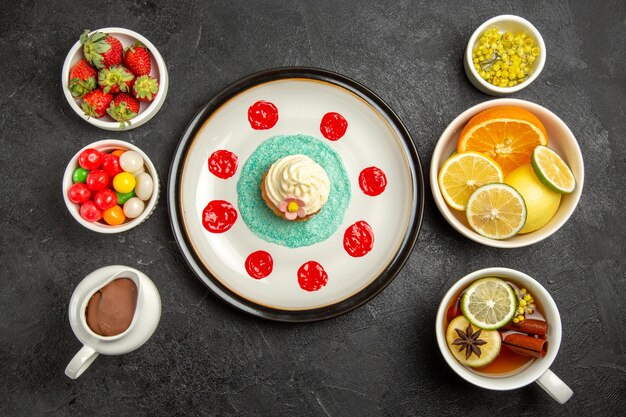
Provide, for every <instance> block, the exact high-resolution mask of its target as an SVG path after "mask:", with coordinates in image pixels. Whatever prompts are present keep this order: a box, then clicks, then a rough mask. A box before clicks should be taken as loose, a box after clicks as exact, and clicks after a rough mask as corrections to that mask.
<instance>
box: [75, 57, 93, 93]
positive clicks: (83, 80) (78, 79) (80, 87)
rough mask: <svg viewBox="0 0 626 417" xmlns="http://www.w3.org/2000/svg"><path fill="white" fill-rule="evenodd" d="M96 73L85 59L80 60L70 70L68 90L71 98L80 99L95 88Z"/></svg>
mask: <svg viewBox="0 0 626 417" xmlns="http://www.w3.org/2000/svg"><path fill="white" fill-rule="evenodd" d="M97 74H98V72H97V71H96V70H95V69H94V68H93V67H92V66H91V65H89V62H87V60H86V59H81V60H80V61H78V64H76V65H74V66H73V67H72V69H71V70H70V84H69V89H70V92H71V93H72V97H77V98H81V97H82V96H84V95H85V94H87V93H88V92H90V91H91V90H93V89H94V88H96V75H97Z"/></svg>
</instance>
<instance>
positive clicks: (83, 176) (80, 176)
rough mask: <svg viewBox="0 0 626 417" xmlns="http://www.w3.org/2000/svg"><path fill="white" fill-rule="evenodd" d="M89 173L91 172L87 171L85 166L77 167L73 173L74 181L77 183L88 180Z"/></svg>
mask: <svg viewBox="0 0 626 417" xmlns="http://www.w3.org/2000/svg"><path fill="white" fill-rule="evenodd" d="M87 174H89V171H87V170H86V169H85V168H81V167H78V168H76V171H74V173H73V174H72V182H73V183H74V184H76V183H77V182H85V181H87Z"/></svg>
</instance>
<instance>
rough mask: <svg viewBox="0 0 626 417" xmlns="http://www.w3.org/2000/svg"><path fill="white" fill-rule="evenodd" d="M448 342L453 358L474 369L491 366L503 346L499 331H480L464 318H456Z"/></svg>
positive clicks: (448, 333)
mask: <svg viewBox="0 0 626 417" xmlns="http://www.w3.org/2000/svg"><path fill="white" fill-rule="evenodd" d="M446 342H447V343H448V348H449V349H450V353H452V356H454V358H455V359H456V360H457V361H459V362H460V363H461V364H462V365H465V366H470V367H472V368H480V367H481V366H485V365H489V364H490V363H491V362H493V360H494V359H495V358H497V357H498V354H499V353H500V347H501V346H502V338H501V337H500V333H498V331H497V330H482V329H479V328H477V327H476V326H472V325H471V324H470V322H469V321H467V319H466V318H465V317H463V316H458V317H456V318H454V319H453V320H452V321H451V322H450V324H449V325H448V329H447V330H446ZM472 345H473V346H474V347H472Z"/></svg>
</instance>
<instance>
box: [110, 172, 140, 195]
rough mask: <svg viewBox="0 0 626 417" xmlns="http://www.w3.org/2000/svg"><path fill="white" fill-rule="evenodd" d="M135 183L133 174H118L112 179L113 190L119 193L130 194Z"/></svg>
mask: <svg viewBox="0 0 626 417" xmlns="http://www.w3.org/2000/svg"><path fill="white" fill-rule="evenodd" d="M136 182H137V181H136V180H135V177H133V174H130V173H128V172H120V173H119V174H117V175H116V176H115V178H113V188H115V191H117V192H119V193H130V192H131V191H133V190H134V189H135V184H136Z"/></svg>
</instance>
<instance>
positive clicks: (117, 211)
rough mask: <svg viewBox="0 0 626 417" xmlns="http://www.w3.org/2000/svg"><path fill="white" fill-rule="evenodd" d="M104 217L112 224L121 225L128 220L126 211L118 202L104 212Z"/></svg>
mask: <svg viewBox="0 0 626 417" xmlns="http://www.w3.org/2000/svg"><path fill="white" fill-rule="evenodd" d="M102 217H103V218H104V221H105V222H107V223H108V224H109V225H111V226H119V225H120V224H122V223H124V221H125V220H126V216H125V215H124V211H123V210H122V208H121V207H120V206H118V205H117V204H116V205H114V206H113V207H110V208H108V209H106V210H105V211H104V213H102Z"/></svg>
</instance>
